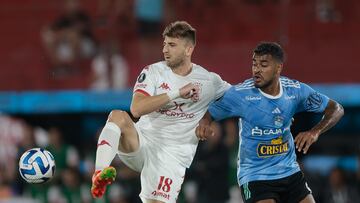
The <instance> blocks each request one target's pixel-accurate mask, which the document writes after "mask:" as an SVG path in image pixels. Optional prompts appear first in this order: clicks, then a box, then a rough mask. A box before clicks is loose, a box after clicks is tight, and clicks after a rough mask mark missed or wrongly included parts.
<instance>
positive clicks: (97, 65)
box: [90, 43, 129, 90]
mask: <svg viewBox="0 0 360 203" xmlns="http://www.w3.org/2000/svg"><path fill="white" fill-rule="evenodd" d="M91 69H92V82H91V85H90V88H91V89H94V90H108V89H115V90H121V89H125V88H127V87H128V72H129V71H128V69H129V68H128V64H127V62H126V60H125V58H124V57H123V56H122V55H121V54H120V52H119V50H118V48H117V47H116V45H115V43H104V44H103V46H102V48H101V49H100V52H99V54H98V55H97V56H96V57H95V58H94V60H93V61H92V64H91Z"/></svg>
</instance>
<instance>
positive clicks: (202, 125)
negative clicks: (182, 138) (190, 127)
mask: <svg viewBox="0 0 360 203" xmlns="http://www.w3.org/2000/svg"><path fill="white" fill-rule="evenodd" d="M212 121H213V119H212V118H211V115H210V113H209V112H208V111H207V112H206V113H205V115H204V116H203V117H202V118H201V120H200V121H199V125H198V126H197V127H196V129H195V134H196V136H197V137H198V138H199V140H206V139H207V138H208V137H209V136H214V131H213V130H212V128H211V127H210V126H211V122H212Z"/></svg>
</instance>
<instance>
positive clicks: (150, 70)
mask: <svg viewBox="0 0 360 203" xmlns="http://www.w3.org/2000/svg"><path fill="white" fill-rule="evenodd" d="M190 82H191V83H193V84H196V85H198V87H199V88H200V92H199V101H197V102H193V101H191V99H183V98H180V97H179V98H177V99H174V100H172V101H170V102H169V103H168V104H167V105H165V106H163V107H162V108H161V109H159V110H157V111H154V112H152V113H149V114H147V115H144V116H142V117H141V118H140V120H139V121H138V122H137V123H136V125H137V126H138V129H139V130H141V132H142V134H143V136H145V137H146V138H147V140H149V141H150V142H151V144H153V145H154V147H157V148H158V149H159V150H161V152H162V153H167V154H169V155H170V156H172V157H174V158H175V159H177V160H178V161H180V163H181V164H182V165H184V166H185V167H189V166H190V164H191V162H192V160H193V158H194V155H195V152H196V147H197V145H198V139H197V137H196V135H195V128H196V127H197V125H198V123H199V121H200V119H201V118H202V117H203V116H204V114H205V113H206V111H207V108H208V106H209V104H210V102H212V101H214V100H216V99H219V98H220V97H222V96H223V94H224V92H225V91H226V90H227V89H228V88H230V86H231V85H230V84H229V83H227V82H225V81H223V80H222V79H221V77H220V76H219V75H217V74H215V73H213V72H209V71H207V70H206V69H204V68H203V67H201V66H199V65H196V64H192V71H191V72H190V73H189V74H188V75H186V76H180V75H177V74H175V73H174V72H173V71H172V70H171V68H169V67H168V66H167V65H166V63H165V62H164V61H161V62H158V63H155V64H152V65H149V66H146V67H145V68H144V69H143V71H142V72H141V74H140V75H139V77H138V79H137V82H136V84H135V87H134V92H141V93H143V94H145V95H149V96H154V95H159V94H162V93H166V92H169V91H172V90H177V89H180V88H181V87H183V86H185V85H186V84H188V83H190Z"/></svg>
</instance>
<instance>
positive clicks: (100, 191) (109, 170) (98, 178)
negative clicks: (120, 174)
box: [91, 166, 116, 198]
mask: <svg viewBox="0 0 360 203" xmlns="http://www.w3.org/2000/svg"><path fill="white" fill-rule="evenodd" d="M115 177H116V170H115V168H114V167H112V166H109V167H106V168H104V169H103V170H97V171H95V173H94V175H93V177H92V186H91V194H92V196H93V197H94V198H100V197H102V196H103V195H104V193H105V190H106V186H107V185H110V184H111V183H112V182H114V181H115Z"/></svg>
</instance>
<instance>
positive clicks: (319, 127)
mask: <svg viewBox="0 0 360 203" xmlns="http://www.w3.org/2000/svg"><path fill="white" fill-rule="evenodd" d="M343 115H344V109H343V107H342V106H341V105H340V104H339V103H337V102H336V101H334V100H331V99H330V100H329V102H328V104H327V106H326V108H325V110H324V116H323V117H322V119H321V120H320V121H319V123H318V124H316V125H315V126H314V127H313V128H312V129H311V130H309V131H306V132H301V133H299V134H298V135H297V136H296V138H295V140H294V141H295V145H296V148H297V149H298V151H299V152H300V151H303V153H304V154H306V152H307V151H308V149H309V147H310V145H311V144H313V143H314V142H316V141H317V139H318V137H319V136H320V135H321V134H322V133H324V132H326V131H327V130H329V129H330V128H331V127H333V126H334V125H335V124H336V123H337V122H338V121H339V120H340V118H341V117H342V116H343Z"/></svg>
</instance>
